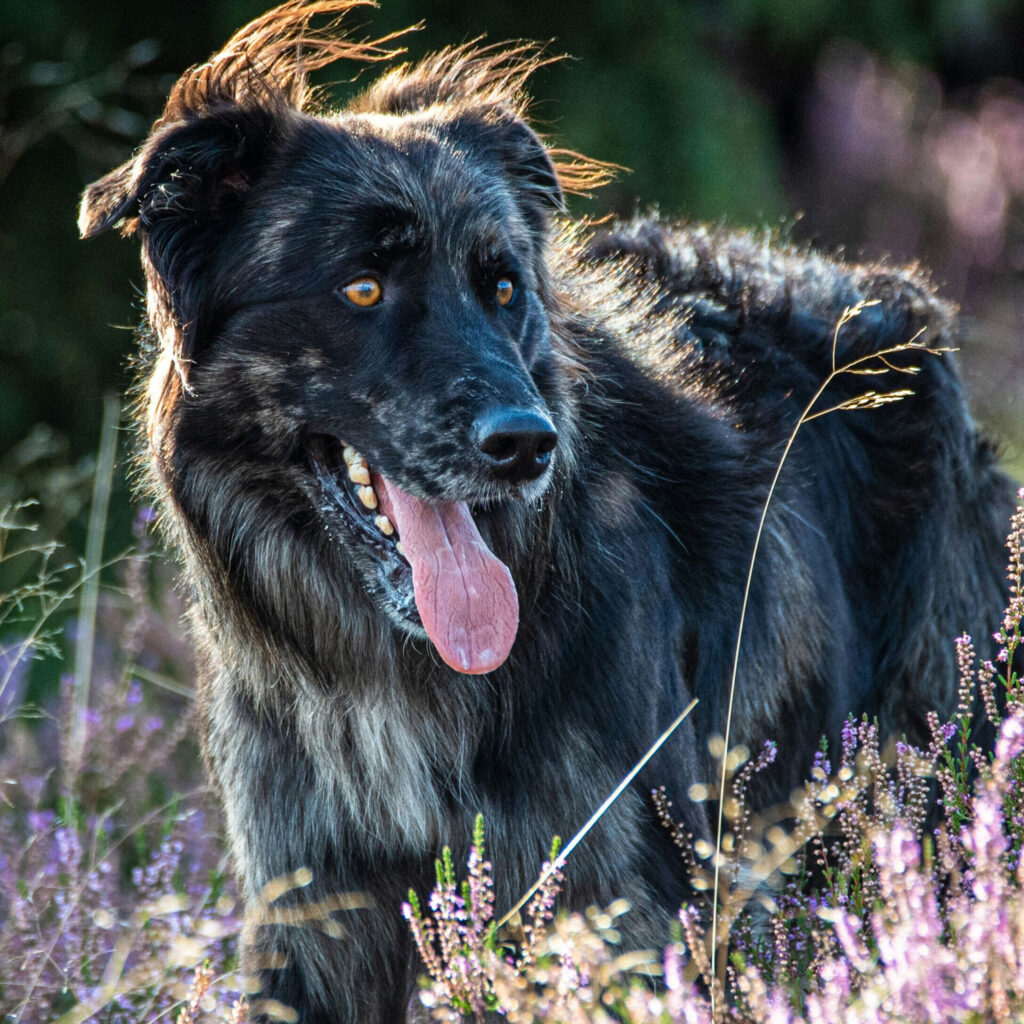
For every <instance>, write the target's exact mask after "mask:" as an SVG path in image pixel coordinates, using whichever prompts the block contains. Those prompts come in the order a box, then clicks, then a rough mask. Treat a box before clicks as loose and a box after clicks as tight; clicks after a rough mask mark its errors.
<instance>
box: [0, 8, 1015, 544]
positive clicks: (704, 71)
mask: <svg viewBox="0 0 1024 1024" xmlns="http://www.w3.org/2000/svg"><path fill="white" fill-rule="evenodd" d="M264 6H265V4H264V2H263V0H219V2H211V3H203V4H189V3H181V2H180V0H147V2H146V3H144V4H139V3H128V2H125V0H105V2H103V3H100V2H98V0H0V507H3V506H4V505H5V504H8V503H9V502H11V501H12V500H16V499H18V498H22V497H28V496H32V497H38V498H40V499H41V501H42V512H41V515H42V516H43V519H44V525H45V526H46V528H47V529H49V530H51V531H52V532H53V533H54V534H56V535H59V536H62V537H66V538H68V539H69V540H70V542H71V544H72V547H73V549H76V548H77V549H80V548H81V545H82V544H83V538H84V532H85V529H84V527H85V516H86V513H87V505H88V501H89V493H90V486H91V485H90V475H91V467H92V463H91V459H92V453H93V452H94V451H95V449H96V446H97V441H98V435H99V425H100V418H101V410H102V405H103V396H104V395H105V394H108V393H111V392H113V393H123V392H124V390H125V389H126V387H127V386H128V385H129V383H130V381H131V376H132V374H131V370H130V366H129V360H130V356H131V352H132V347H133V338H132V331H131V328H132V327H133V325H135V324H136V323H137V322H138V320H139V317H140V312H141V301H140V289H141V273H140V270H139V265H138V257H137V252H136V245H135V244H134V243H132V242H126V241H124V240H121V239H120V238H118V237H117V236H115V235H110V236H105V237H101V238H98V239H95V240H92V241H89V242H87V243H86V242H80V241H79V240H78V238H77V232H76V229H75V218H76V205H77V200H78V195H79V193H80V191H81V189H82V188H83V186H84V185H86V184H87V183H89V182H90V181H92V180H94V179H95V178H97V177H98V176H100V175H101V174H103V173H105V172H106V171H107V170H109V169H110V168H112V167H113V166H114V165H115V164H117V163H119V162H121V161H122V160H124V159H125V158H126V157H127V156H128V155H129V154H130V152H131V151H132V149H133V147H134V146H136V145H137V144H138V143H139V141H140V140H141V139H142V137H143V136H144V134H145V133H146V131H147V129H148V127H149V125H150V124H151V123H152V120H153V119H154V117H155V116H156V115H157V114H158V113H159V111H160V108H161V105H162V99H163V97H164V96H165V95H166V92H167V89H168V87H169V86H170V84H171V82H172V81H173V80H174V77H175V76H176V75H177V74H178V73H180V72H181V71H182V70H183V69H184V68H185V67H187V66H188V65H190V64H193V63H196V62H199V61H201V60H202V59H203V58H204V57H205V56H206V55H207V54H209V53H210V52H211V51H212V50H214V49H215V48H217V47H218V46H219V45H220V44H222V43H223V42H224V41H225V40H226V39H227V38H228V36H229V35H230V34H231V33H232V32H233V31H234V30H236V29H237V28H238V27H240V26H241V25H242V24H243V23H244V22H245V21H247V20H248V19H250V18H251V17H253V16H255V15H257V14H259V13H260V12H261V11H262V10H263V9H264ZM420 20H424V21H425V28H424V29H423V30H422V31H421V32H418V33H416V34H414V35H412V36H410V37H409V38H408V40H407V44H408V47H409V50H410V52H411V54H412V56H418V55H421V54H423V53H425V52H428V51H429V50H431V49H435V48H437V47H439V46H442V45H445V44H447V43H451V42H458V41H462V40H466V39H470V38H473V37H476V36H479V35H482V34H485V33H486V34H487V36H488V37H489V38H490V39H492V40H498V39H503V38H530V39H539V40H549V39H550V40H554V42H553V48H554V49H555V50H557V51H563V52H566V53H568V54H571V55H572V57H573V58H574V59H572V60H568V61H564V62H562V63H561V64H558V65H557V66H553V67H549V68H546V69H544V70H543V71H542V72H540V73H539V74H538V75H537V77H536V79H535V81H534V84H533V93H534V96H535V97H536V106H535V108H534V113H535V117H536V119H537V121H538V123H539V124H540V126H541V127H542V128H543V129H544V130H545V131H547V132H548V133H549V134H550V135H552V136H553V137H554V138H555V139H556V140H557V141H558V142H559V143H561V144H563V145H568V146H571V147H573V148H575V149H578V150H580V151H582V152H584V153H587V154H588V155H591V156H594V157H598V158H600V159H603V160H609V161H613V162H616V163H619V164H623V165H625V166H626V167H628V168H630V169H631V173H629V174H624V175H621V176H620V177H619V179H618V180H617V181H616V182H615V183H614V184H613V185H611V186H610V187H608V188H606V189H604V190H602V192H601V194H600V195H598V196H596V197H595V198H594V199H593V200H588V201H583V200H580V201H575V202H574V210H575V212H577V213H580V214H583V213H585V214H588V215H592V216H600V215H602V214H604V213H608V212H611V213H615V214H619V215H628V214H630V213H632V212H634V211H635V210H637V209H646V208H648V207H649V206H655V205H656V206H658V207H659V208H660V210H661V211H662V212H663V213H665V214H670V215H672V216H679V217H685V218H698V219H705V220H711V221H715V222H720V221H724V222H728V223H731V224H737V225H750V226H770V227H775V228H780V229H781V230H782V231H783V232H784V233H785V234H787V235H788V236H789V237H792V238H794V239H795V240H797V241H809V242H813V243H815V244H818V245H823V246H825V247H827V248H829V249H832V250H835V249H837V248H839V247H840V246H842V247H844V249H845V251H846V252H847V253H848V254H850V255H851V256H856V257H867V258H871V257H876V256H880V255H888V256H892V257H894V258H896V259H901V260H904V259H915V258H920V259H921V260H922V261H923V262H924V263H925V264H926V265H928V266H930V267H932V268H933V270H934V272H935V276H936V279H937V280H938V281H939V283H940V284H941V286H942V288H943V290H944V292H945V293H946V294H947V295H949V296H950V297H951V298H953V299H955V300H956V301H958V302H960V303H961V304H962V305H963V307H964V310H965V312H966V313H967V314H968V315H969V317H970V321H969V322H970V325H971V327H970V332H969V336H968V339H967V342H966V344H965V352H964V356H963V363H964V365H965V369H966V372H967V376H968V379H969V383H970V386H971V390H972V394H973V398H974V404H975V409H976V411H977V413H978V415H979V417H980V418H981V419H982V420H983V421H984V422H985V423H986V424H987V425H988V426H989V427H990V429H991V430H992V431H993V432H994V433H995V434H996V435H997V437H998V438H999V439H1001V442H1002V446H1003V450H1004V453H1005V458H1006V461H1007V463H1008V464H1009V465H1010V466H1011V467H1012V468H1013V470H1014V471H1015V473H1016V474H1017V475H1018V476H1024V441H1022V439H1024V426H1022V424H1024V420H1022V415H1024V413H1022V407H1024V342H1022V337H1024V334H1022V330H1021V326H1022V325H1021V317H1022V312H1024V288H1022V283H1021V280H1020V271H1021V269H1022V267H1024V216H1022V215H1024V88H1022V87H1021V85H1020V84H1019V80H1020V79H1021V78H1024V49H1022V48H1021V46H1020V45H1019V40H1021V39H1022V38H1024V3H1022V2H1020V0H973V2H965V0H929V2H923V0H917V2H911V0H903V2H898V3H894V2H892V0H863V2H851V0H646V2H636V0H592V2H588V3H582V2H579V0H564V2H562V3H552V2H551V0H519V2H516V3H509V2H497V3H490V4H479V3H471V2H470V0H434V2H429V3H428V2H424V0H418V2H415V0H385V3H384V4H383V6H382V9H380V10H378V11H375V12H374V11H369V10H366V11H363V12H359V13H357V14H356V15H355V16H354V19H353V21H354V23H355V24H362V26H363V30H362V34H370V33H373V34H376V35H379V34H383V33H384V32H386V31H389V30H392V29H397V28H401V27H403V26H405V25H408V24H411V23H413V22H417V21H420ZM335 73H336V74H337V75H338V76H339V77H341V76H344V75H345V74H347V70H346V69H344V68H341V69H338V70H337V71H336V72H335ZM352 88H353V86H350V85H347V86H346V85H342V86H340V87H339V89H338V94H339V97H343V96H344V95H345V94H346V90H351V89H352ZM125 435H126V442H125V446H124V447H125V449H127V447H128V442H127V435H128V432H127V430H126V431H125ZM115 479H116V480H117V481H118V483H117V488H116V491H115V494H114V498H113V504H112V513H111V521H110V531H111V540H110V541H109V544H108V546H109V548H110V549H112V550H118V549H120V547H122V546H123V545H124V544H127V543H128V542H129V540H130V526H129V524H130V518H131V502H130V498H129V495H128V490H127V487H126V485H125V483H124V479H125V474H124V473H123V472H121V471H118V472H116V473H115Z"/></svg>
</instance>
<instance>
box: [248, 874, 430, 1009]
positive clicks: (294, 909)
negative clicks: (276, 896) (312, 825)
mask: <svg viewBox="0 0 1024 1024" xmlns="http://www.w3.org/2000/svg"><path fill="white" fill-rule="evenodd" d="M310 895H311V896H312V898H311V899H305V898H303V899H301V900H291V901H288V904H289V905H288V906H286V907H279V908H277V910H276V912H273V911H272V912H270V913H268V912H267V910H266V909H264V908H257V910H256V911H255V912H254V914H253V915H252V920H251V923H250V924H249V925H247V927H246V933H245V935H244V943H243V956H242V966H243V970H244V971H245V973H246V974H247V975H249V976H251V977H252V979H253V987H254V988H255V987H256V985H258V986H259V991H258V992H254V993H253V994H252V995H251V996H250V1004H251V1007H252V1013H251V1017H252V1020H253V1021H257V1022H262V1021H267V1022H270V1021H275V1022H280V1021H282V1020H284V1021H295V1022H296V1024H357V1022H358V1024H404V1022H405V1020H406V1013H407V1009H408V1005H409V1001H410V998H411V996H412V981H413V971H412V963H411V958H412V957H411V948H410V943H409V941H408V938H407V933H406V924H405V921H404V920H402V918H401V916H400V914H399V912H398V910H397V907H391V906H388V907H383V906H376V907H368V908H367V909H362V910H345V911H341V912H335V913H333V914H331V915H330V916H329V917H326V918H324V917H319V918H317V917H316V915H318V914H319V913H320V910H321V909H322V906H328V905H331V904H332V903H333V902H335V899H334V898H333V897H332V896H331V895H330V894H326V893H323V892H321V891H316V892H314V893H312V894H310ZM350 896H351V894H348V895H347V896H344V897H341V901H342V902H344V901H346V900H347V899H348V898H349V897H350ZM310 914H312V915H313V917H312V919H309V920H302V918H304V917H307V916H308V915H310ZM289 917H291V920H289ZM261 919H262V922H263V923H260V921H261Z"/></svg>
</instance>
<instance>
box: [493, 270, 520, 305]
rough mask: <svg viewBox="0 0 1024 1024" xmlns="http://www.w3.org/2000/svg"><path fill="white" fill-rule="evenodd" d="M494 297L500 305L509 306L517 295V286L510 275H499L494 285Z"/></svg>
mask: <svg viewBox="0 0 1024 1024" xmlns="http://www.w3.org/2000/svg"><path fill="white" fill-rule="evenodd" d="M494 297H495V298H496V299H497V300H498V305H499V306H507V305H509V304H510V303H511V302H512V300H513V299H514V298H515V297H516V286H515V284H514V282H513V281H512V278H510V277H499V278H498V283H497V284H496V285H495V286H494Z"/></svg>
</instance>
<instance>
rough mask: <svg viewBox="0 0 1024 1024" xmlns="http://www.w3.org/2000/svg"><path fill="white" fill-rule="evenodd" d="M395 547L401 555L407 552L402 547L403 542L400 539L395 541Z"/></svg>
mask: <svg viewBox="0 0 1024 1024" xmlns="http://www.w3.org/2000/svg"><path fill="white" fill-rule="evenodd" d="M395 548H396V549H397V550H398V553H399V554H400V555H404V554H405V548H403V547H402V542H401V541H400V540H397V541H395Z"/></svg>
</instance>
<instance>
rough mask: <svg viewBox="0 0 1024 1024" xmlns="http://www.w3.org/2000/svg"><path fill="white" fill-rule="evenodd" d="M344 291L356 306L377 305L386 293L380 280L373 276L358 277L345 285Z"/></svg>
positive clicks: (346, 296)
mask: <svg viewBox="0 0 1024 1024" xmlns="http://www.w3.org/2000/svg"><path fill="white" fill-rule="evenodd" d="M342 293H343V294H344V296H345V298H346V299H348V301H349V302H351V303H353V304H354V305H356V306H376V305H377V303H378V302H380V300H381V296H383V294H384V292H383V290H382V289H381V286H380V282H379V281H376V280H374V278H372V277H357V278H356V279H355V280H354V281H350V282H349V283H348V284H347V285H345V287H344V288H343V289H342Z"/></svg>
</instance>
